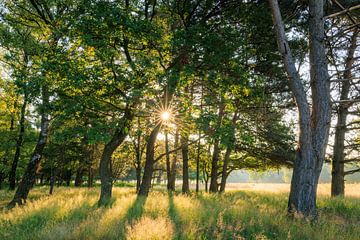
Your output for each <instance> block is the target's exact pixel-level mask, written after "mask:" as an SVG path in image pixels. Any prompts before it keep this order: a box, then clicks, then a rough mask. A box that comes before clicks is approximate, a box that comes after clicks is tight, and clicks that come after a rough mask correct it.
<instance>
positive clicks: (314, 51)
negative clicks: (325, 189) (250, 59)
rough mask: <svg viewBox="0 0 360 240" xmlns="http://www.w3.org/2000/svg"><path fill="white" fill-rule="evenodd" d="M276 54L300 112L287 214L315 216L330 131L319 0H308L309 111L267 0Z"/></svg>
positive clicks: (275, 14) (275, 6) (275, 9)
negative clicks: (281, 63) (275, 42)
mask: <svg viewBox="0 0 360 240" xmlns="http://www.w3.org/2000/svg"><path fill="white" fill-rule="evenodd" d="M269 2H270V6H271V10H272V16H273V22H274V27H275V30H276V35H277V42H278V47H279V51H280V53H281V55H282V58H283V62H284V65H285V69H286V71H287V74H288V77H289V84H290V88H291V90H292V92H293V94H294V97H295V101H296V104H297V107H298V110H299V129H300V133H299V140H298V148H297V154H296V159H295V163H294V170H293V176H292V180H291V189H290V196H289V202H288V211H289V213H291V214H294V213H296V212H297V213H300V214H301V215H303V216H305V217H314V216H316V214H317V213H316V191H317V185H318V179H319V176H320V172H321V168H322V165H323V162H324V159H325V150H326V146H327V142H328V137H329V128H330V116H331V106H330V81H329V75H328V71H327V61H326V53H325V46H324V43H325V39H324V38H325V36H324V32H325V31H324V19H323V16H324V13H323V8H324V6H323V4H324V3H323V1H322V0H309V48H310V85H311V100H312V108H311V114H310V106H309V103H308V101H307V96H306V92H305V89H304V85H303V83H302V81H301V79H300V76H299V73H298V72H297V70H296V67H295V64H294V60H293V58H292V54H291V49H290V47H289V44H288V42H287V39H286V35H285V30H284V24H283V22H282V18H281V14H280V9H279V5H278V2H277V0H269Z"/></svg>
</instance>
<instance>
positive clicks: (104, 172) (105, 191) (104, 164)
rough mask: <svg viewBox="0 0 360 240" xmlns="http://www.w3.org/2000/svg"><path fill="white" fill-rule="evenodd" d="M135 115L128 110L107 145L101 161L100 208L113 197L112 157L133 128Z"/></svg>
mask: <svg viewBox="0 0 360 240" xmlns="http://www.w3.org/2000/svg"><path fill="white" fill-rule="evenodd" d="M132 119H133V115H132V113H131V109H129V108H126V110H125V113H124V116H123V117H122V119H121V124H120V126H119V127H118V128H117V129H116V131H115V133H114V135H113V136H112V138H111V140H110V141H109V142H108V143H107V144H106V145H105V148H104V150H103V154H102V156H101V159H100V167H99V173H100V181H101V193H100V198H99V201H98V205H99V206H105V205H107V204H108V203H109V202H110V199H111V195H112V184H113V179H112V171H111V157H112V154H113V153H114V151H115V150H116V149H117V148H118V147H119V146H120V144H121V143H122V142H123V141H124V139H125V138H126V136H127V134H128V131H129V129H130V126H131V121H132Z"/></svg>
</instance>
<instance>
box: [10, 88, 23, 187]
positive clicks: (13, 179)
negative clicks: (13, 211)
mask: <svg viewBox="0 0 360 240" xmlns="http://www.w3.org/2000/svg"><path fill="white" fill-rule="evenodd" d="M26 105H27V94H24V102H23V105H22V106H21V111H20V121H19V126H20V131H19V136H18V138H17V140H16V150H15V155H14V159H13V162H12V164H11V169H10V172H9V189H10V190H15V184H16V169H17V166H18V163H19V159H20V152H21V147H22V144H23V141H24V134H25V114H26Z"/></svg>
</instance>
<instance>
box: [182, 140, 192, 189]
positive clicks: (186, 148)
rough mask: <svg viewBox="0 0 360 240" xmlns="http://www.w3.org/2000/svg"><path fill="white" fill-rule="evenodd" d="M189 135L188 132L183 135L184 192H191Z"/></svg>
mask: <svg viewBox="0 0 360 240" xmlns="http://www.w3.org/2000/svg"><path fill="white" fill-rule="evenodd" d="M188 141H189V136H188V135H187V133H184V135H182V136H181V140H180V142H181V153H182V160H183V183H182V193H189V192H190V189H189V145H188Z"/></svg>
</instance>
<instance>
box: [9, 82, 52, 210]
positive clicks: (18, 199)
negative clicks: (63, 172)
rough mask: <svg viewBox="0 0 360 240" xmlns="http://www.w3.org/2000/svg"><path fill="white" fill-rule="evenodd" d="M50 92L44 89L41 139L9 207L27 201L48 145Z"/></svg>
mask: <svg viewBox="0 0 360 240" xmlns="http://www.w3.org/2000/svg"><path fill="white" fill-rule="evenodd" d="M48 109H49V93H48V89H47V87H43V89H42V109H41V124H40V125H41V129H40V133H39V139H38V142H37V144H36V146H35V149H34V152H33V154H32V155H31V158H30V161H29V163H28V165H27V167H26V169H25V172H24V175H23V177H22V179H21V181H20V184H19V186H18V188H17V190H16V192H15V196H14V198H13V200H12V201H11V202H10V203H9V204H8V206H7V207H8V208H13V207H15V206H16V204H19V205H22V204H23V203H25V202H26V199H27V196H28V194H29V191H30V189H31V188H32V186H33V185H34V182H35V176H36V171H37V169H38V166H39V164H40V160H41V156H42V153H43V150H44V148H45V145H46V140H47V137H48V131H49V123H50V120H49V114H48Z"/></svg>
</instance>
